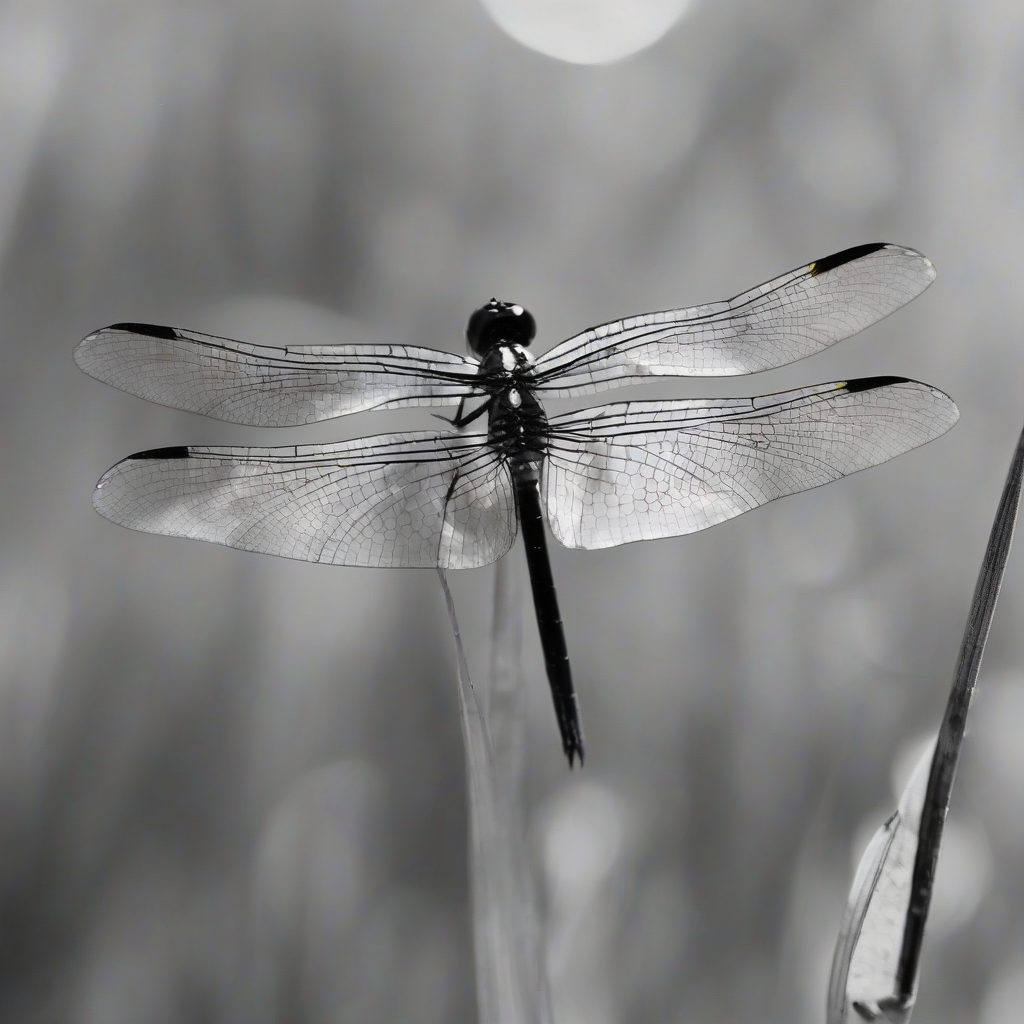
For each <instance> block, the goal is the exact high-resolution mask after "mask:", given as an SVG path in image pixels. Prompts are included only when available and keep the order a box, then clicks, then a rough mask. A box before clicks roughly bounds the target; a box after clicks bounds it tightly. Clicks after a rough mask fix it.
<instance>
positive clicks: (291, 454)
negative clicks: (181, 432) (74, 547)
mask: <svg viewBox="0 0 1024 1024" xmlns="http://www.w3.org/2000/svg"><path fill="white" fill-rule="evenodd" d="M485 442H486V435H483V434H473V435H459V436H456V435H451V436H447V435H446V436H439V435H437V434H436V433H426V432H417V433H404V434H381V435H378V436H376V437H367V438H357V439H356V440H354V441H347V442H345V443H343V444H330V445H327V444H317V445H297V446H289V447H286V448H200V447H191V446H190V447H188V448H184V447H182V448H161V449H156V450H154V451H149V452H140V453H139V454H137V455H133V456H131V457H129V458H127V459H125V460H124V461H123V462H119V463H118V464H117V465H116V466H114V467H113V468H112V469H110V470H109V471H108V472H107V473H105V474H104V476H103V477H102V479H101V480H100V482H99V483H98V484H97V486H96V492H95V494H94V496H93V504H94V505H95V507H96V509H97V511H98V512H100V513H101V514H102V515H104V516H106V517H107V518H108V519H111V520H113V521H114V522H115V523H119V524H121V525H122V526H127V527H129V528H131V529H133V530H142V531H145V532H147V533H158V534H165V535H167V536H172V537H187V538H191V539H193V540H205V541H211V542H213V543H215V544H224V545H227V546H228V547H233V548H241V549H243V550H245V551H258V552H263V553H265V554H272V555H283V556H285V557H287V558H297V559H302V560H304V561H307V562H327V563H331V564H334V565H365V566H378V567H383V566H440V567H441V568H444V569H459V568H470V567H473V566H479V565H487V564H488V563H490V562H493V561H495V560H496V559H498V558H500V557H501V556H502V555H503V554H504V553H505V552H506V551H508V549H509V548H510V547H511V545H512V542H513V541H514V540H515V535H516V515H515V496H514V493H513V490H512V481H511V477H510V474H509V470H508V467H507V465H506V464H505V462H504V461H503V460H502V459H501V458H500V457H499V456H498V455H496V454H495V452H494V451H493V450H492V449H491V448H490V447H488V446H487V444H486V443H485Z"/></svg>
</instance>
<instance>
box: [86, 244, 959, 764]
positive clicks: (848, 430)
mask: <svg viewBox="0 0 1024 1024" xmlns="http://www.w3.org/2000/svg"><path fill="white" fill-rule="evenodd" d="M934 277H935V270H934V268H933V266H932V264H931V262H930V261H929V260H928V259H927V258H926V257H924V256H923V255H922V254H921V253H919V252H916V251H915V250H913V249H908V248H904V247H902V246H897V245H891V244H885V243H873V244H868V245H860V246H856V247H854V248H851V249H845V250H843V251H842V252H838V253H834V254H833V255H831V256H827V257H825V258H824V259H819V260H816V261H814V262H813V263H809V264H805V265H804V266H801V267H798V268H797V269H796V270H793V271H791V272H789V273H787V274H783V275H781V276H780V277H776V278H774V279H772V280H770V281H768V282H766V283H765V284H762V285H759V286H758V287H756V288H753V289H751V290H749V291H746V292H743V293H741V294H739V295H737V296H735V297H734V298H732V299H728V300H726V301H723V302H714V303H709V304H705V305H699V306H691V307H688V308H679V309H668V310H663V311H660V312H652V313H644V314H642V315H638V316H630V317H625V318H623V319H620V320H614V321H612V322H610V323H605V324H601V325H600V326H597V327H591V328H589V329H588V330H585V331H582V332H581V333H579V334H576V335H574V336H572V337H570V338H568V339H566V340H565V341H562V342H561V343H559V344H557V345H555V346H554V347H553V348H551V349H549V350H548V351H547V352H545V353H544V354H543V355H541V356H539V357H538V358H534V356H533V355H532V353H531V352H530V351H529V346H530V343H531V342H532V341H533V340H534V337H535V334H536V322H535V320H534V318H533V316H532V315H531V314H530V313H529V312H528V310H526V309H525V308H524V307H523V306H521V305H519V304H517V303H514V302H504V301H498V300H497V299H492V300H491V301H490V302H488V303H486V304H485V305H483V306H482V307H480V308H479V309H477V310H476V311H475V312H474V313H473V314H472V315H471V316H470V318H469V323H468V326H467V329H466V340H467V344H468V354H467V355H465V356H463V355H456V354H453V353H449V352H444V351H439V350H435V349H431V348H425V347H417V346H410V345H396V344H325V345H301V346H295V345H284V346H266V345H256V344H248V343H245V342H241V341H232V340H230V339H227V338H220V337H213V336H210V335H206V334H201V333H198V332H196V331H190V330H185V329H182V328H177V327H164V326H157V325H153V324H141V323H118V324H114V325H113V326H111V327H106V328H104V329H102V330H99V331H96V332H94V333H92V334H90V335H88V337H86V338H85V339H84V340H83V341H82V342H81V343H80V344H79V345H78V346H77V348H76V349H75V360H76V362H77V363H78V365H79V366H80V367H81V368H82V369H83V370H84V371H85V372H86V373H88V374H90V375H91V376H93V377H96V378H98V379H99V380H101V381H104V382H106V383H108V384H111V385H113V386H114V387H117V388H120V389H121V390H123V391H126V392H130V393H131V394H133V395H137V396H139V397H141V398H144V399H147V400H149V401H151V402H156V403H158V404H160V405H165V406H171V407H173V408H175V409H182V410H186V411H188V412H193V413H199V414H202V415H204V416H210V417H214V418H216V419H220V420H226V421H228V422H231V423H240V424H248V425H251V426H257V427H271V426H274V427H286V426H296V425H300V424H310V423H316V422H320V421H323V420H329V419H332V418H334V417H337V416H344V415H348V414H350V413H357V412H364V411H368V410H374V409H378V410H379V409H398V408H408V407H414V406H422V407H448V408H449V409H451V408H454V415H452V416H451V417H450V418H449V419H446V423H447V427H446V428H443V429H434V430H427V431H411V432H404V433H391V434H378V435H376V436H371V437H361V438H357V439H355V440H348V441H343V442H341V443H334V444H301V445H288V446H284V447H271V448H257V447H202V446H194V445H189V446H187V447H185V446H177V447H169V448H158V449H154V450H149V451H142V452H138V453H137V454H135V455H131V456H129V457H128V458H126V459H124V460H123V461H121V462H119V463H117V464H116V465H115V466H114V467H113V468H112V469H110V470H108V471H107V472H106V473H105V474H104V475H103V477H102V478H101V479H100V481H99V483H98V484H97V486H96V490H95V493H94V496H93V504H94V506H95V508H96V509H97V510H98V511H99V512H100V513H101V514H102V515H103V516H105V517H107V518H108V519H110V520H112V521H113V522H115V523H119V524H120V525H122V526H126V527H129V528H131V529H134V530H142V531H145V532H148V533H154V534H164V535H169V536H174V537H186V538H191V539H194V540H203V541H211V542H213V543H217V544H223V545H227V546H228V547H232V548H240V549H243V550H246V551H255V552H262V553H265V554H273V555H283V556H285V557H288V558H296V559H302V560H305V561H309V562H322V563H328V564H332V565H348V566H378V567H383V566H403V567H407V566H421V567H425V566H429V567H434V568H440V569H442V570H448V569H461V568H472V567H477V566H483V565H487V564H489V563H492V562H494V561H496V560H497V559H499V558H501V557H502V556H503V555H504V554H505V553H506V552H508V550H509V549H510V548H511V547H512V544H513V542H514V541H515V539H516V535H517V533H518V532H519V531H520V530H521V531H522V535H523V540H524V547H525V551H526V558H527V563H528V568H529V576H530V581H531V586H532V591H533V598H534V605H535V611H536V618H537V625H538V631H539V635H540V642H541V648H542V652H543V656H544V662H545V667H546V671H547V676H548V681H549V683H550V687H551V693H552V698H553V702H554V707H555V715H556V718H557V722H558V727H559V731H560V735H561V741H562V747H563V750H564V752H565V755H566V757H567V758H568V760H569V764H570V766H572V765H573V763H574V760H575V759H577V758H578V759H579V762H580V763H581V764H582V762H583V757H584V742H583V732H582V728H581V725H580V717H579V709H578V705H577V698H576V692H575V688H574V686H573V680H572V673H571V670H570V665H569V655H568V647H567V643H566V638H565V629H564V626H563V623H562V617H561V613H560V611H559V607H558V600H557V595H556V591H555V584H554V579H553V577H552V572H551V564H550V560H549V556H548V548H547V540H546V534H545V522H546V524H547V527H548V528H549V529H550V532H551V533H552V534H553V535H554V537H555V538H556V539H557V540H558V541H559V542H560V543H561V544H563V545H564V546H566V547H568V548H577V549H580V548H582V549H591V550H592V549H598V548H606V547H612V546H615V545H619V544H627V543H630V542H633V541H641V540H653V539H656V538H663V537H676V536H680V535H683V534H689V533H693V532H695V531H697V530H703V529H705V528H707V527H710V526H713V525H715V524H717V523H721V522H723V521H725V520H728V519H731V518H733V517H734V516H737V515H739V514H740V513H743V512H746V511H748V510H750V509H753V508H756V507H757V506H759V505H763V504H765V503H766V502H769V501H771V500H773V499H775V498H779V497H782V496H784V495H788V494H793V493H795V492H798V491H803V490H805V489H808V488H811V487H816V486H819V485H821V484H825V483H828V482H829V481H832V480H836V479H838V478H840V477H843V476H846V475H847V474H850V473H854V472H856V471H858V470H861V469H865V468H867V467H869V466H874V465H877V464H879V463H881V462H885V461H886V460H888V459H890V458H893V457H894V456H896V455H899V454H902V453H903V452H906V451H909V450H910V449H912V448H915V447H917V446H918V445H921V444H924V443H925V442H927V441H930V440H932V439H934V438H936V437H938V436H939V435H940V434H942V433H944V432H945V431H946V430H948V429H949V428H950V427H951V426H952V425H953V424H954V423H955V422H956V420H957V418H958V416H959V413H958V411H957V408H956V406H955V405H954V403H953V402H952V400H951V399H950V398H949V397H948V396H947V395H945V394H943V393H942V392H941V391H939V390H937V389H935V388H932V387H930V386H928V385H927V384H922V383H919V382H917V381H913V380H909V379H907V378H903V377H891V376H890V377H867V378H861V379H857V380H847V381H836V382H831V383H826V384H819V385H815V386H811V387H804V388H799V389H796V390H791V391H783V392H780V393H776V394H769V395H762V396H758V397H754V398H736V399H718V398H715V399H676V400H668V401H626V402H617V403H614V404H610V405H602V406H597V407H593V408H585V409H581V410H577V411H575V412H567V413H563V414H559V415H552V416H548V415H547V414H546V413H545V411H544V407H543V405H542V402H543V401H544V400H547V399H549V398H559V399H561V398H575V397H577V396H581V395H589V394H594V393H597V392H601V391H605V390H608V389H612V388H618V387H622V386H625V385H631V384H640V383H643V382H647V381H651V380H656V379H658V378H663V377H687V376H728V375H735V374H747V373H756V372H759V371H762V370H768V369H771V368H773V367H778V366H782V365H784V364H787V363H790V362H793V361H794V360H797V359H802V358H804V357H805V356H809V355H813V354H814V353H816V352H820V351H822V350H823V349H825V348H827V347H828V346H830V345H833V344H834V343H836V342H838V341H840V340H841V339H843V338H847V337H849V336H851V335H853V334H856V333H857V332H859V331H861V330H862V329H864V328H865V327H868V326H869V325H871V324H873V323H875V322H876V321H878V320H880V319H882V318H883V317H885V316H887V315H888V314H890V313H892V312H893V311H894V310H896V309H898V308H899V307H901V306H903V305H904V304H905V303H907V302H909V301H910V300H911V299H913V298H914V297H915V296H917V295H918V294H920V293H921V292H922V291H924V289H925V288H926V287H927V286H928V285H929V284H930V283H931V282H932V280H933V279H934ZM435 415H438V414H435ZM485 417H486V419H484V418H485Z"/></svg>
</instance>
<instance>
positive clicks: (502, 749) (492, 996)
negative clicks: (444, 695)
mask: <svg viewBox="0 0 1024 1024" xmlns="http://www.w3.org/2000/svg"><path fill="white" fill-rule="evenodd" d="M438 575H439V576H440V578H441V586H442V588H443V590H444V595H445V601H446V603H447V606H448V615H449V618H450V620H451V624H452V632H453V635H454V637H455V647H456V656H457V660H458V687H459V703H460V706H461V709H462V735H463V740H464V742H465V748H466V773H467V778H468V790H469V816H470V877H471V889H472V900H473V938H474V949H475V954H476V978H477V1000H478V1003H479V1019H480V1022H481V1024H550V1021H551V1010H550V1001H549V996H548V990H547V982H546V979H545V976H544V971H543V964H542V958H541V942H540V932H539V926H538V921H537V913H536V903H535V900H534V893H533V886H532V875H531V872H530V867H529V862H528V858H527V851H526V846H525V843H524V840H523V813H522V807H523V800H522V785H523V768H524V764H525V757H524V749H525V709H524V694H523V685H522V660H521V641H522V620H521V607H522V605H521V578H520V571H519V562H518V560H516V559H510V558H504V559H502V560H501V561H500V562H499V563H498V565H497V567H496V570H495V581H494V622H493V627H492V636H491V657H490V673H489V683H488V685H487V686H486V687H484V688H482V692H479V693H478V692H477V691H476V689H475V688H474V687H473V683H472V680H471V678H470V675H469V666H468V663H467V660H466V654H465V650H464V649H463V646H462V639H461V636H460V633H459V626H458V620H457V619H456V615H455V603H454V601H453V599H452V595H451V591H450V589H449V587H448V581H447V578H446V577H445V574H444V571H443V570H441V569H439V570H438Z"/></svg>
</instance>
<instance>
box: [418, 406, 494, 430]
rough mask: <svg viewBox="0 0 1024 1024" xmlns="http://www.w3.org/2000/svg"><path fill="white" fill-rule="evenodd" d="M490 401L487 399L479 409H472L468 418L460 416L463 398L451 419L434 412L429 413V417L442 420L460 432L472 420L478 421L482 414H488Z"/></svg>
mask: <svg viewBox="0 0 1024 1024" xmlns="http://www.w3.org/2000/svg"><path fill="white" fill-rule="evenodd" d="M492 401H493V399H490V398H489V399H488V400H487V401H486V402H484V404H483V405H481V406H480V408H479V409H474V410H473V411H472V412H471V413H470V414H469V415H468V416H463V415H462V410H463V409H464V408H465V406H466V399H465V398H461V399H460V400H459V408H458V411H457V412H456V413H455V415H454V416H453V417H452V418H451V419H448V417H447V416H442V415H441V414H440V413H436V412H435V413H431V415H432V416H433V417H434V418H435V419H438V420H442V421H444V422H445V423H447V424H449V425H450V426H453V427H455V429H456V430H461V429H462V427H464V426H466V425H467V424H469V423H472V422H473V421H474V420H478V419H479V418H480V417H481V416H483V414H484V413H485V412H489V411H490V408H491V402H492Z"/></svg>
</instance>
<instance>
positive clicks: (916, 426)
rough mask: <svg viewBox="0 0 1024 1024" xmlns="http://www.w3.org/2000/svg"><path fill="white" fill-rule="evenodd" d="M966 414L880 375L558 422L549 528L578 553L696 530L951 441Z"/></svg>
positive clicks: (624, 405)
mask: <svg viewBox="0 0 1024 1024" xmlns="http://www.w3.org/2000/svg"><path fill="white" fill-rule="evenodd" d="M958 416H959V413H958V411H957V408H956V406H955V405H954V404H953V402H952V400H951V399H950V398H949V397H948V396H947V395H945V394H943V393H942V392H941V391H938V390H936V389H935V388H932V387H929V386H928V385H927V384H920V383H918V382H916V381H911V380H906V379H904V378H901V377H873V378H865V379H861V380H852V381H842V382H838V383H832V384H819V385H817V386H815V387H809V388H801V389H799V390H796V391H785V392H781V393H779V394H774V395H765V396H762V397H758V398H741V399H706V400H705V399H698V400H682V401H667V402H621V403H616V404H614V405H606V406H601V407H598V408H594V409H583V410H580V411H579V412H574V413H568V414H567V415H564V416H556V417H552V419H551V421H550V427H551V439H550V443H549V449H548V454H547V458H546V460H545V469H544V479H543V494H544V501H545V505H546V509H547V515H548V522H549V524H550V526H551V530H552V532H553V533H554V535H555V537H557V538H558V540H559V541H561V543H562V544H564V545H565V546H566V547H570V548H604V547H613V546H615V545H617V544H626V543H628V542H630V541H635V540H651V539H654V538H657V537H675V536H679V535H681V534H685V533H694V532H696V531H698V530H703V529H706V528H707V527H709V526H714V525H715V524H716V523H720V522H723V521H724V520H726V519H731V518H732V517H734V516H737V515H739V514H740V513H742V512H746V511H749V510H750V509H752V508H756V507H757V506H758V505H763V504H765V503H766V502H769V501H772V500H773V499H775V498H779V497H782V496H783V495H786V494H794V493H796V492H797V491H803V490H807V489H808V488H811V487H817V486H819V485H821V484H824V483H828V482H829V481H831V480H836V479H838V478H839V477H843V476H846V475H848V474H850V473H855V472H857V471H858V470H861V469H866V468H867V467H869V466H875V465H878V464H879V463H881V462H885V461H886V460H888V459H891V458H893V457H894V456H896V455H900V454H902V453H903V452H906V451H909V450H910V449H912V448H916V447H917V446H918V445H922V444H925V443H926V442H927V441H931V440H933V439H934V438H936V437H938V436H939V435H940V434H943V433H944V432H945V431H947V430H948V429H949V428H950V427H951V426H953V424H954V423H955V422H956V420H957V418H958Z"/></svg>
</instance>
